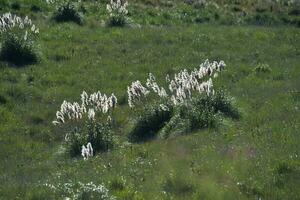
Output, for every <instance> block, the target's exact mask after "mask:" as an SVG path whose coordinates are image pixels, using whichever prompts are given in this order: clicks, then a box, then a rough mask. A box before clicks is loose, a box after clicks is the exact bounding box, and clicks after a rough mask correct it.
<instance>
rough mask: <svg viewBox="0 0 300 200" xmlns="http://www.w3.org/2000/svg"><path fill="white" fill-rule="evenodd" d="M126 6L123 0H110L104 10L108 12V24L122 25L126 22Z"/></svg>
mask: <svg viewBox="0 0 300 200" xmlns="http://www.w3.org/2000/svg"><path fill="white" fill-rule="evenodd" d="M127 6H128V3H127V2H126V1H125V0H123V1H122V0H111V1H110V4H107V6H106V10H107V12H108V14H109V17H108V25H109V26H124V25H125V24H126V22H127V18H126V15H127V14H128V10H127Z"/></svg>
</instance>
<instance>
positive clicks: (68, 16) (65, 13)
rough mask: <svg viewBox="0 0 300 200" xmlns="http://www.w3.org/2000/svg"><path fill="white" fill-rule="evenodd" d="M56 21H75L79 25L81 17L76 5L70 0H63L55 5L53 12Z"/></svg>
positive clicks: (81, 21)
mask: <svg viewBox="0 0 300 200" xmlns="http://www.w3.org/2000/svg"><path fill="white" fill-rule="evenodd" d="M53 19H54V20H55V21H56V22H75V23H77V24H79V25H81V24H83V17H82V15H81V14H80V13H79V11H78V9H77V7H76V5H75V4H74V3H72V2H70V1H63V2H62V3H60V4H59V5H58V6H57V9H56V11H55V12H54V14H53Z"/></svg>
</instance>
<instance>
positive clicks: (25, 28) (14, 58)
mask: <svg viewBox="0 0 300 200" xmlns="http://www.w3.org/2000/svg"><path fill="white" fill-rule="evenodd" d="M0 21H1V23H0V42H1V46H0V59H1V60H3V61H7V62H10V63H13V64H16V65H27V64H34V63H36V62H38V60H39V57H40V56H39V52H38V50H37V47H36V45H35V42H36V40H37V37H38V35H39V29H38V28H37V27H36V26H35V24H33V23H32V20H31V19H29V18H28V17H27V16H26V17H25V18H21V17H19V16H17V15H14V14H11V13H5V14H3V15H1V16H0Z"/></svg>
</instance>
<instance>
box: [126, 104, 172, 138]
mask: <svg viewBox="0 0 300 200" xmlns="http://www.w3.org/2000/svg"><path fill="white" fill-rule="evenodd" d="M171 116H172V107H171V106H170V107H167V106H165V105H163V104H159V103H154V104H152V105H150V106H149V105H148V106H146V107H145V108H144V109H143V110H142V112H141V114H140V115H139V116H138V118H137V119H136V121H135V124H134V127H133V129H132V130H131V131H130V132H129V135H128V138H129V140H130V141H131V142H141V141H146V140H149V139H152V138H153V137H155V136H156V134H157V133H158V131H159V130H160V129H161V128H162V127H163V126H164V125H165V123H166V122H168V121H169V120H170V118H171Z"/></svg>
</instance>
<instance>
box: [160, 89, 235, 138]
mask: <svg viewBox="0 0 300 200" xmlns="http://www.w3.org/2000/svg"><path fill="white" fill-rule="evenodd" d="M219 114H222V115H224V116H225V117H231V118H232V119H238V118H239V117H240V115H239V112H238V110H237V108H236V107H235V106H234V105H233V101H232V99H231V98H230V97H229V95H227V94H226V92H225V91H224V90H218V91H217V92H216V93H215V94H214V95H211V96H207V95H198V96H197V97H194V98H193V99H192V100H190V101H188V102H187V103H185V104H182V105H180V106H178V107H177V108H174V114H173V116H172V118H171V119H170V120H169V122H168V123H167V124H166V125H165V126H164V127H163V128H162V130H161V131H160V133H159V134H160V137H161V138H167V137H169V136H174V135H180V134H187V133H189V132H191V131H193V130H197V129H202V128H213V127H215V126H216V125H217V123H218V120H219V117H220V116H219Z"/></svg>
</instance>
